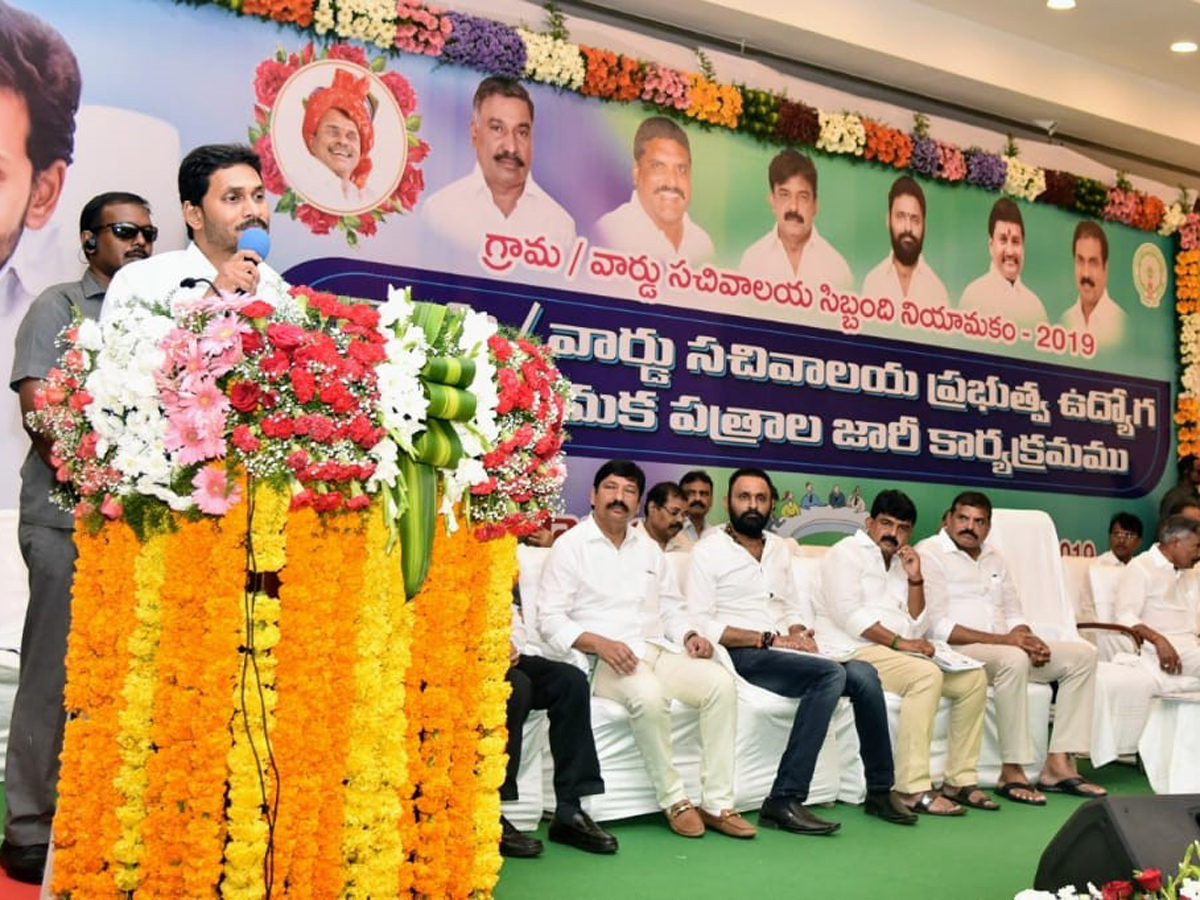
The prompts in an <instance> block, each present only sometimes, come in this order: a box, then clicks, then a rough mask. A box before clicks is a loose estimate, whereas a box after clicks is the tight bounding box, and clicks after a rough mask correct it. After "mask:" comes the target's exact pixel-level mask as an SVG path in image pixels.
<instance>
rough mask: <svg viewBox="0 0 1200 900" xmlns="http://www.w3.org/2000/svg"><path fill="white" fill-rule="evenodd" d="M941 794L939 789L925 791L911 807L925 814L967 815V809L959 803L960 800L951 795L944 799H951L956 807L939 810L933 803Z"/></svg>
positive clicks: (916, 811) (914, 810)
mask: <svg viewBox="0 0 1200 900" xmlns="http://www.w3.org/2000/svg"><path fill="white" fill-rule="evenodd" d="M941 796H942V795H941V794H939V793H938V792H937V791H925V793H923V794H921V796H920V797H918V798H917V800H916V802H915V803H913V805H912V806H910V807H909V809H911V810H912V811H913V812H915V813H920V814H921V815H923V816H965V815H966V814H967V811H966V810H965V809H963V808H962V807H961V806H960V805H959V804H958V801H957V800H954V799H953V798H951V797H943V799H945V800H949V801H950V802H951V803H953V804H954V805H955V808H954V809H953V810H949V811H947V812H938V811H937V810H936V809H934V808H933V804H934V801H935V800H937V798H938V797H941Z"/></svg>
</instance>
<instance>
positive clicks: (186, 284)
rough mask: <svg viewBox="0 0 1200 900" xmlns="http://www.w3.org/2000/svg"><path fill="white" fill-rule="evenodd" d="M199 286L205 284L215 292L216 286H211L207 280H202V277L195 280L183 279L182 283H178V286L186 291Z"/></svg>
mask: <svg viewBox="0 0 1200 900" xmlns="http://www.w3.org/2000/svg"><path fill="white" fill-rule="evenodd" d="M201 284H207V285H208V286H209V287H210V288H212V289H213V290H214V291H216V290H217V286H216V285H215V284H213V283H212V282H211V281H210V280H209V279H207V278H204V277H202V276H197V277H195V278H185V279H183V281H181V282H179V286H180V287H181V288H187V289H188V290H191V289H192V288H194V287H196V286H198V285H201Z"/></svg>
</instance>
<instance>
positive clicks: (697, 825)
mask: <svg viewBox="0 0 1200 900" xmlns="http://www.w3.org/2000/svg"><path fill="white" fill-rule="evenodd" d="M664 815H665V816H666V817H667V824H668V825H670V826H671V830H672V831H673V832H675V833H676V834H678V835H681V836H683V837H689V838H698V837H703V836H704V822H703V821H701V819H700V814H699V813H698V812H696V807H694V806H692V801H691V800H680V801H679V802H678V803H676V804H675V805H674V806H672V807H671V808H670V809H667V810H665V811H664Z"/></svg>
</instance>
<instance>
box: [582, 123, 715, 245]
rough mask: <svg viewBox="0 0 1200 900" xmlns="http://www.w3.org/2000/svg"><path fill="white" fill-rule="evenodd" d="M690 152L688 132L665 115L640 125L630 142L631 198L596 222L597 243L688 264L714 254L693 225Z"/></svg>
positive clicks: (707, 241) (708, 241) (701, 231)
mask: <svg viewBox="0 0 1200 900" xmlns="http://www.w3.org/2000/svg"><path fill="white" fill-rule="evenodd" d="M691 202H692V147H691V144H690V143H689V142H688V136H687V133H686V132H685V131H684V130H683V129H682V128H680V127H679V125H677V124H676V123H675V122H672V121H671V120H670V119H668V118H665V117H663V116H652V117H650V118H649V119H646V121H644V122H642V124H641V125H639V126H638V130H637V134H635V135H634V138H633V195H632V196H631V197H630V198H629V202H628V203H622V204H621V205H620V206H618V207H617V208H616V209H614V210H613V211H612V212H610V213H606V214H605V215H603V216H601V217H600V219H599V221H597V222H596V227H595V234H596V241H597V243H599V244H600V245H601V246H603V247H606V248H608V249H610V250H619V251H621V252H623V253H647V252H649V253H652V254H654V255H655V256H659V257H663V258H664V259H675V258H677V257H683V258H684V259H686V260H687V261H688V262H689V263H691V264H692V265H698V264H700V263H704V262H707V261H708V260H709V259H711V258H712V255H713V242H712V240H711V239H710V238H709V236H708V233H707V232H706V231H705V230H704V229H703V228H701V227H700V226H699V225H697V224H696V223H695V222H693V221H692V219H691V217H690V216H689V215H688V207H689V206H690V205H691Z"/></svg>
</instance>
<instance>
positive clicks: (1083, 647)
mask: <svg viewBox="0 0 1200 900" xmlns="http://www.w3.org/2000/svg"><path fill="white" fill-rule="evenodd" d="M991 527H992V503H991V501H990V500H989V499H988V498H987V496H986V495H984V494H982V493H979V492H978V491H964V492H963V493H961V494H959V495H958V496H957V497H955V498H954V501H953V503H951V505H950V512H949V513H948V514H947V517H946V519H945V527H943V528H942V530H941V531H939V532H938V533H937V534H936V535H934V536H932V537H929V538H926V539H925V540H923V541H922V542H921V543H920V544H918V545H917V550H918V552H919V553H920V554H921V568H922V571H923V572H924V574H925V597H926V601H927V603H928V605H929V634H930V636H931V637H932V638H933V639H934V640H941V641H948V642H949V643H951V644H957V645H959V646H958V649H959V650H961V651H962V652H963V653H965V654H967V655H968V656H971V657H974V658H975V659H977V660H979V661H980V662H982V663H983V664H984V669H985V670H986V672H987V676H988V681H989V682H990V683H991V684H992V687H993V691H994V697H995V701H996V718H997V731H998V732H999V735H1000V760H1001V766H1000V784H999V785H998V786H997V788H996V793H997V794H999V795H1000V796H1002V797H1004V798H1005V799H1008V800H1011V801H1013V802H1014V803H1026V804H1029V805H1031V806H1044V805H1045V803H1046V796H1045V793H1044V792H1047V791H1050V792H1054V793H1063V794H1075V795H1077V796H1081V797H1099V796H1103V795H1104V794H1105V793H1106V792H1105V790H1104V788H1102V787H1100V786H1099V785H1096V784H1092V783H1091V782H1089V781H1086V780H1084V779H1083V778H1082V777H1081V776H1080V775H1079V772H1078V770H1077V769H1076V768H1075V762H1074V758H1073V756H1072V754H1075V753H1082V752H1086V751H1087V749H1088V747H1089V745H1090V742H1091V733H1092V711H1093V706H1094V699H1095V691H1096V663H1097V657H1096V649H1095V648H1094V647H1093V646H1092V645H1090V644H1085V643H1083V642H1073V641H1044V640H1042V639H1041V638H1039V637H1038V636H1037V635H1035V634H1034V633H1033V630H1032V629H1031V628H1030V626H1029V623H1028V622H1027V621H1026V619H1025V617H1024V613H1023V611H1022V608H1021V598H1020V596H1019V595H1018V593H1017V586H1016V583H1015V582H1014V581H1013V577H1012V573H1010V572H1009V570H1008V565H1007V563H1006V562H1005V560H1004V557H1003V556H1002V555H1001V554H1000V553H999V552H998V551H997V550H996V549H995V548H994V547H992V546H991V545H990V544H988V543H987V536H988V533H989V532H990V531H991ZM1030 681H1033V682H1037V683H1040V684H1049V683H1051V682H1057V683H1058V695H1057V700H1056V702H1055V714H1054V732H1053V734H1052V735H1051V738H1050V752H1049V754H1048V755H1047V757H1046V764H1045V765H1044V766H1043V767H1042V771H1041V773H1040V774H1039V776H1038V779H1037V784H1036V785H1033V784H1030V782H1029V778H1028V776H1027V775H1026V773H1025V767H1026V766H1028V765H1032V763H1033V761H1034V757H1033V742H1032V740H1030V736H1029V710H1028V703H1029V693H1028V686H1029V682H1030Z"/></svg>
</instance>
